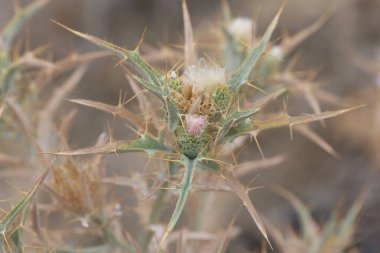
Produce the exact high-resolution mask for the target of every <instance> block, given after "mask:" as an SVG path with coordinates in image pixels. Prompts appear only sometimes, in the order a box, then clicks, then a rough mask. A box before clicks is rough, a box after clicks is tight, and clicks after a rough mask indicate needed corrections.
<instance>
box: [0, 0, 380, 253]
mask: <svg viewBox="0 0 380 253" xmlns="http://www.w3.org/2000/svg"><path fill="white" fill-rule="evenodd" d="M27 2H28V1H21V3H22V4H25V3H27ZM229 4H230V6H231V9H232V12H233V14H234V15H235V16H244V17H250V18H252V17H253V18H255V19H256V20H257V23H258V33H259V34H262V33H263V31H264V29H265V28H266V26H267V24H268V23H269V22H270V20H271V19H272V18H273V16H274V15H275V13H276V11H277V10H278V9H279V7H280V6H281V4H282V1H277V0H247V1H240V0H239V1H229ZM188 6H189V11H190V14H191V19H192V23H193V28H194V32H195V40H196V42H197V43H198V44H199V47H200V48H201V49H203V50H205V51H208V50H209V51H210V55H212V51H213V50H212V40H211V42H210V41H208V39H207V38H206V36H208V35H209V34H205V30H207V29H212V28H213V27H215V30H217V29H218V27H217V26H218V24H219V23H218V22H219V21H220V19H221V14H220V13H221V1H220V0H208V1H203V0H189V1H188ZM329 8H333V9H334V12H333V14H332V15H331V17H330V18H329V20H328V21H327V22H326V24H324V25H323V27H322V28H321V29H320V30H319V31H317V32H316V33H315V34H313V35H312V36H311V37H310V38H308V39H307V40H306V41H305V42H304V43H302V44H301V46H300V47H299V48H298V50H297V53H300V60H299V61H298V63H297V65H296V70H298V71H305V70H310V69H315V70H318V75H317V77H316V78H315V80H316V82H317V84H318V85H320V86H322V88H323V89H324V90H326V91H329V92H330V93H332V94H334V95H336V96H339V97H341V98H344V99H347V100H349V101H351V102H352V103H354V104H355V105H360V104H366V107H364V108H361V109H358V110H355V111H353V112H350V113H348V114H346V115H344V116H340V117H337V118H333V119H330V120H327V121H326V127H323V126H321V124H318V123H313V124H312V128H313V129H314V130H315V131H316V132H317V133H319V134H320V135H321V136H322V137H323V138H324V139H326V140H327V141H328V142H329V143H330V144H331V145H332V146H333V147H334V148H335V150H336V151H337V153H338V154H339V158H336V157H333V156H331V155H329V154H327V153H326V152H324V151H323V150H321V149H320V148H318V147H317V146H316V145H315V144H313V143H311V142H310V141H309V140H308V139H306V138H304V137H303V136H301V135H297V134H295V136H294V138H293V140H291V139H290V134H289V129H287V128H284V129H280V130H273V131H267V132H265V133H263V134H262V135H261V136H260V137H259V139H260V143H261V146H262V149H263V151H264V154H265V155H266V156H268V157H271V156H275V155H278V154H283V155H284V156H285V157H286V160H285V162H283V163H281V164H280V165H278V166H275V167H273V168H271V169H268V170H265V171H262V172H260V173H259V176H258V178H257V179H256V181H255V185H256V186H266V187H265V188H263V189H259V190H256V191H255V192H254V193H253V194H251V196H252V198H253V200H254V203H255V204H256V206H257V208H258V210H260V212H262V213H265V215H266V216H267V217H268V218H269V219H270V220H272V223H275V224H278V226H279V227H281V225H280V224H290V225H292V226H294V227H295V228H297V226H298V225H299V224H297V219H296V218H295V214H294V211H293V209H292V208H291V207H290V205H289V204H288V203H287V202H286V201H284V200H283V199H281V198H279V197H278V196H277V195H276V194H275V193H273V191H271V190H270V187H267V186H270V185H272V184H278V185H281V186H283V187H285V188H287V189H288V190H290V191H292V192H293V193H295V195H297V196H298V197H299V198H300V199H301V200H303V201H304V202H305V203H306V204H307V205H308V207H309V208H310V210H312V213H313V215H314V217H315V218H316V220H317V221H320V222H323V221H324V220H326V218H327V217H328V216H329V215H330V214H331V212H332V210H333V209H335V208H336V207H338V206H343V207H342V208H343V210H344V207H345V206H349V205H351V204H352V203H353V201H354V200H355V199H356V198H357V197H358V195H359V193H360V192H361V191H362V190H368V192H369V196H368V199H367V201H366V203H365V206H364V209H363V211H362V214H361V216H360V222H359V225H358V230H357V234H356V236H355V238H356V240H355V244H356V245H357V246H358V247H359V249H360V251H361V252H366V253H376V252H380V243H379V242H378V238H380V212H379V210H380V196H379V195H378V194H377V193H378V192H380V154H379V152H380V151H379V150H380V80H379V79H380V72H378V73H374V72H373V71H369V70H368V67H366V65H365V64H364V63H361V64H358V63H357V62H356V61H355V55H356V54H360V55H362V56H364V57H366V58H368V59H371V60H373V61H375V62H376V61H377V62H378V64H379V65H380V29H379V28H380V15H379V13H380V1H379V0H342V1H331V0H308V1H305V0H288V1H287V4H286V7H285V10H284V13H283V15H282V17H281V19H280V24H279V26H278V28H277V29H276V32H275V35H274V38H275V39H276V38H280V37H281V35H282V34H283V32H284V31H287V32H288V33H289V34H294V33H296V32H297V31H300V30H302V29H303V28H305V27H307V26H308V25H310V24H312V23H313V22H314V21H315V20H316V19H318V18H319V17H320V16H321V15H322V14H323V13H325V12H326V10H327V9H329ZM12 13H13V5H12V1H11V0H0V27H1V26H3V24H4V23H5V22H6V21H7V20H8V19H9V18H10V17H11V16H12ZM51 20H56V21H58V22H60V23H62V24H65V25H67V26H69V27H71V28H73V29H76V30H79V31H82V32H85V33H88V34H92V35H95V36H97V37H100V38H103V39H106V40H108V41H111V42H113V43H115V44H117V45H121V46H125V47H127V48H134V47H135V46H136V45H137V44H138V42H139V40H140V38H141V36H142V34H143V32H144V29H146V32H145V36H144V46H143V48H142V51H143V53H148V52H149V51H151V50H154V49H159V48H162V47H170V48H175V49H179V48H180V47H181V45H183V23H182V11H181V1H179V0H178V1H174V0H107V1H105V0H65V1H58V0H51V1H50V3H49V4H48V5H47V7H46V8H44V9H43V10H42V11H41V12H40V13H39V14H38V15H36V16H35V17H33V19H32V21H31V22H29V23H28V24H27V26H26V27H25V29H24V33H25V34H26V36H27V37H28V38H29V39H30V44H31V48H35V47H39V46H40V45H48V46H49V50H48V51H49V52H51V53H50V54H51V57H52V59H60V58H62V57H64V56H65V55H67V54H70V53H71V52H73V51H77V52H87V51H91V50H95V49H96V47H94V46H92V45H91V44H90V43H88V42H86V41H84V40H81V39H79V38H77V37H75V36H74V35H73V34H71V33H69V32H67V31H65V30H63V29H62V28H60V27H59V26H57V25H56V24H54V23H53V22H52V21H51ZM206 28H207V29H206ZM215 38H216V39H218V35H217V34H216V35H215ZM161 62H164V63H165V60H163V61H161ZM116 63H117V61H116V60H115V59H113V58H112V57H107V58H102V59H98V60H96V61H94V62H92V63H91V65H90V69H89V70H88V71H87V73H86V74H85V76H84V78H83V79H82V81H81V82H80V85H79V86H78V87H77V88H76V89H75V90H74V91H73V92H72V93H71V94H70V96H69V98H83V99H92V100H96V101H102V102H106V103H110V104H116V103H117V102H118V99H119V94H120V92H121V91H122V92H127V97H132V96H133V92H132V91H131V90H130V88H129V86H128V83H127V81H126V79H125V76H124V74H123V70H122V69H121V68H120V67H117V66H116ZM151 63H152V64H153V65H155V66H158V67H160V68H162V69H165V67H166V66H165V64H161V65H159V64H157V62H156V61H153V60H152V62H151ZM168 64H170V63H168ZM62 78H64V77H62ZM57 82H60V80H58V81H57ZM46 94H47V96H48V94H49V93H48V92H47V93H46ZM41 99H42V100H44V98H41ZM289 104H290V105H291V106H292V107H295V108H301V109H299V111H300V112H308V113H310V112H311V111H305V108H308V107H307V106H306V103H305V102H303V101H298V100H294V101H293V100H292V98H290V100H289ZM65 107H66V108H62V110H61V112H62V115H61V116H60V117H64V116H65V114H64V112H66V111H67V110H68V108H74V107H75V108H77V109H78V110H79V111H80V113H79V114H78V116H77V117H76V118H75V120H74V122H73V126H72V128H71V132H70V139H69V143H70V146H71V147H82V146H89V145H92V144H93V143H94V140H96V139H97V136H98V135H99V134H100V133H101V132H102V131H107V129H108V126H110V128H111V129H112V132H113V135H114V138H115V139H125V138H128V137H129V136H130V135H131V133H130V131H129V130H128V128H126V127H125V126H124V125H123V124H122V123H121V122H119V121H118V120H115V119H114V118H113V117H112V116H109V115H106V114H105V113H102V112H99V111H96V110H93V109H89V108H84V107H81V106H76V105H72V104H70V103H69V102H67V103H65ZM135 107H136V105H135V104H134V102H132V103H130V108H131V110H135V109H136V108H135ZM322 109H323V110H334V109H338V106H331V105H329V106H326V105H324V104H323V103H322ZM339 109H340V108H339ZM306 110H308V109H306ZM253 157H255V158H257V159H261V156H260V153H259V151H258V149H257V148H256V147H255V145H252V147H250V148H247V149H245V150H244V152H243V153H242V154H241V156H240V159H242V160H244V159H252V158H253ZM131 160H132V161H131ZM126 164H128V168H127V165H126ZM142 166H144V161H139V160H137V159H131V157H130V155H122V156H119V157H109V159H108V167H112V168H113V169H115V168H116V169H115V170H120V171H123V170H124V171H125V170H128V173H132V172H133V171H139V169H140V168H141V167H142ZM254 176H255V175H252V177H254ZM250 179H251V178H248V180H247V182H249V181H250ZM3 185H4V186H5V185H6V184H5V183H4V180H2V182H1V185H0V191H1V187H2V186H3ZM6 187H8V186H6ZM221 199H222V201H219V206H220V209H223V210H221V211H220V213H219V214H218V215H215V216H213V217H212V221H213V222H216V223H220V224H223V223H228V221H229V219H226V217H231V216H233V214H234V213H235V212H236V206H239V202H238V200H237V199H235V198H232V197H230V196H227V195H226V196H224V195H223V194H222V195H221ZM236 224H237V225H238V226H241V227H242V233H241V234H240V235H239V237H237V238H236V239H234V241H233V242H232V243H231V246H230V247H231V251H230V252H234V250H233V249H234V247H235V248H236V249H241V248H244V249H245V250H246V251H238V252H252V251H253V250H254V249H255V247H257V246H256V245H258V244H260V240H261V237H260V235H259V234H258V232H257V230H256V227H255V226H254V225H253V223H252V222H251V221H250V217H249V215H248V214H247V213H245V211H244V212H243V211H242V212H241V215H240V216H239V218H238V220H237V222H236ZM236 252H237V251H236Z"/></svg>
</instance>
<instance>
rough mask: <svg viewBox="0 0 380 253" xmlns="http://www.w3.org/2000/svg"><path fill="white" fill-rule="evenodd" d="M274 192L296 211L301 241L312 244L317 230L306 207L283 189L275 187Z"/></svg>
mask: <svg viewBox="0 0 380 253" xmlns="http://www.w3.org/2000/svg"><path fill="white" fill-rule="evenodd" d="M274 190H275V191H276V193H277V194H279V195H280V196H282V197H283V198H284V199H286V200H287V201H289V203H290V204H291V205H292V206H293V208H294V209H295V210H296V211H297V214H298V216H299V218H300V221H301V231H302V232H301V233H302V236H303V239H304V240H306V241H307V242H308V243H309V242H312V241H313V240H314V238H317V236H318V232H319V231H318V230H319V228H318V225H317V224H316V223H315V221H314V220H313V217H312V216H311V213H310V211H309V209H308V208H307V206H306V205H305V204H304V203H303V202H302V201H301V200H299V199H298V198H297V197H296V196H295V195H294V194H293V193H291V192H290V191H288V190H286V189H285V188H283V187H280V186H276V187H274Z"/></svg>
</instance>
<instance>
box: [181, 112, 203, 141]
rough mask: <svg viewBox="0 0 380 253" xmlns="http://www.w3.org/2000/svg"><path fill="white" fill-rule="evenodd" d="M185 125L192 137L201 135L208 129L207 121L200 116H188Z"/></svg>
mask: <svg viewBox="0 0 380 253" xmlns="http://www.w3.org/2000/svg"><path fill="white" fill-rule="evenodd" d="M185 123H186V130H187V133H188V134H189V135H191V136H199V135H201V134H202V133H203V131H204V130H205V128H206V119H205V117H204V116H200V115H191V114H188V115H186V116H185Z"/></svg>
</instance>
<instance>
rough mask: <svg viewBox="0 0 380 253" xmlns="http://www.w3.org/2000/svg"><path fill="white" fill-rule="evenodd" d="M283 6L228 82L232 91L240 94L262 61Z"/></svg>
mask: <svg viewBox="0 0 380 253" xmlns="http://www.w3.org/2000/svg"><path fill="white" fill-rule="evenodd" d="M282 10H283V6H282V7H281V8H280V10H279V11H278V13H277V14H276V16H275V17H274V19H273V20H272V22H271V23H270V25H269V26H268V28H267V30H266V31H265V34H264V36H263V37H262V39H261V40H260V42H259V45H258V46H257V47H256V48H253V49H251V50H250V51H249V52H248V55H247V57H246V58H245V59H244V61H243V63H242V64H241V65H240V66H239V68H238V69H237V70H236V71H235V73H233V74H232V76H231V79H230V80H229V82H228V85H229V86H230V88H231V90H233V91H235V92H238V91H239V89H240V87H241V86H242V85H243V84H244V83H246V82H247V81H248V77H249V74H250V73H251V71H252V69H253V68H254V66H255V65H256V63H257V62H258V60H259V59H260V57H261V56H262V55H263V53H264V52H265V49H266V46H267V44H268V42H269V40H270V37H271V36H272V33H273V31H274V29H275V28H276V26H277V22H278V19H279V17H280V15H281V13H282Z"/></svg>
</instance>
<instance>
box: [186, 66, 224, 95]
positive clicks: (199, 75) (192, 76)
mask: <svg viewBox="0 0 380 253" xmlns="http://www.w3.org/2000/svg"><path fill="white" fill-rule="evenodd" d="M201 65H202V64H201ZM182 82H184V83H186V84H191V85H192V86H193V90H194V91H196V92H203V91H207V90H210V89H212V88H214V87H215V86H217V85H218V84H222V85H224V84H226V82H227V81H226V69H225V68H221V67H213V66H207V65H203V66H196V65H191V66H189V67H187V68H186V69H185V71H184V72H183V75H182Z"/></svg>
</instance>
